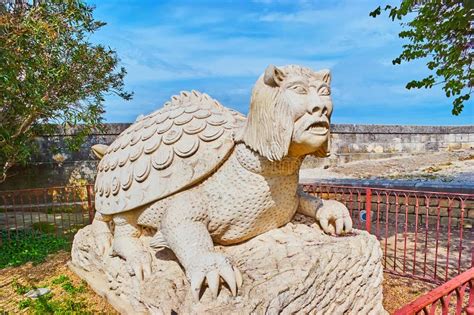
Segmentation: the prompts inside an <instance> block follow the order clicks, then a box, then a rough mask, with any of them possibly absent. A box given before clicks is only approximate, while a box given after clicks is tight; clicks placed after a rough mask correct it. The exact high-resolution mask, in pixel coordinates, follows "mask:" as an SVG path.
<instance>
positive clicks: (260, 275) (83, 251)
mask: <svg viewBox="0 0 474 315" xmlns="http://www.w3.org/2000/svg"><path fill="white" fill-rule="evenodd" d="M149 240H150V237H145V236H143V237H142V241H143V242H144V243H145V244H147V243H148V242H149ZM95 248H96V245H95V243H94V237H93V236H92V232H91V229H90V226H87V227H85V228H83V229H81V230H80V231H79V232H78V233H77V234H76V237H75V238H74V244H73V248H72V262H71V264H70V267H71V269H72V270H73V271H74V272H76V273H77V274H78V275H79V276H80V277H81V278H83V279H85V280H86V281H87V282H88V283H89V285H90V286H91V287H92V288H93V289H94V290H95V291H96V292H97V293H98V294H100V295H102V296H104V297H105V298H106V299H107V300H108V301H109V302H110V303H111V304H112V306H114V307H115V308H116V309H117V310H118V311H119V312H121V313H124V314H137V313H143V314H170V313H172V312H176V313H178V314H202V313H206V314H228V313H239V314H249V313H256V314H264V313H265V314H267V313H268V314H277V313H283V314H293V313H315V314H368V313H373V314H386V312H385V310H384V309H383V307H382V279H383V268H382V264H381V258H382V251H381V249H380V245H379V242H378V241H377V240H376V238H375V237H374V236H372V235H369V234H368V233H366V232H362V231H355V233H353V234H351V235H348V236H345V237H332V236H328V235H325V234H324V233H322V232H321V230H320V229H319V227H318V225H317V224H315V223H314V221H311V220H309V219H308V218H306V217H303V216H300V215H297V216H296V217H295V219H294V220H293V222H291V223H289V224H287V225H286V226H284V227H282V228H280V229H276V230H273V231H270V232H267V233H265V234H262V235H260V236H258V237H255V238H253V239H251V240H250V241H247V242H245V243H242V244H239V245H235V246H225V247H224V246H217V247H216V250H217V251H220V252H223V253H225V254H226V255H227V257H229V258H230V259H231V260H232V261H233V263H234V265H235V266H237V267H238V268H239V270H240V271H241V272H242V275H243V286H242V288H241V289H240V291H239V293H238V296H237V297H232V295H231V293H230V291H229V290H228V288H227V287H226V286H221V289H220V292H219V296H218V298H217V299H216V300H213V299H212V297H211V293H210V291H209V290H208V289H207V288H206V287H204V288H203V290H202V291H201V299H200V302H199V303H197V302H194V300H193V297H192V295H191V292H190V289H189V283H188V281H187V279H186V276H185V274H184V271H183V269H182V268H181V266H180V265H179V263H178V261H177V259H176V257H175V256H174V254H173V253H172V252H171V251H170V250H169V249H163V250H160V251H158V252H156V251H155V250H152V249H151V248H150V252H151V253H153V256H154V257H155V259H153V275H152V276H151V277H150V278H149V279H146V280H145V281H143V282H139V281H137V278H136V277H135V276H132V275H130V273H129V272H128V270H127V266H126V264H125V261H124V260H122V259H121V258H119V257H111V256H107V257H105V258H104V257H100V256H99V255H98V254H97V253H96V252H95V250H94V249H95Z"/></svg>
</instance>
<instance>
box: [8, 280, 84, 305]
mask: <svg viewBox="0 0 474 315" xmlns="http://www.w3.org/2000/svg"><path fill="white" fill-rule="evenodd" d="M14 286H15V287H16V292H17V294H19V295H24V294H25V293H26V292H28V291H29V290H32V289H35V287H34V286H32V287H28V286H23V285H21V284H19V283H17V282H15V283H14ZM43 286H47V287H49V288H50V289H51V292H50V293H48V294H45V295H43V296H40V297H38V298H36V299H32V298H25V299H21V300H20V301H18V309H19V310H25V309H28V311H29V313H34V314H75V313H83V312H84V309H85V308H86V307H87V303H86V301H85V299H84V297H81V296H79V295H80V294H81V293H84V292H86V289H87V284H86V283H85V281H82V282H81V283H80V284H79V285H74V284H73V282H72V281H71V279H70V278H69V277H68V276H66V275H60V276H59V277H57V278H55V279H53V280H52V281H51V282H50V283H45V284H44V285H43ZM58 291H59V292H58Z"/></svg>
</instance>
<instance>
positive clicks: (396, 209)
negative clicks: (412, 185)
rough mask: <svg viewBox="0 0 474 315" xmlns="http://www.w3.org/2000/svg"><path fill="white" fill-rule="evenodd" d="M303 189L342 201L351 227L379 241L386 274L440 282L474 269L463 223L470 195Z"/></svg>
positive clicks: (472, 202)
mask: <svg viewBox="0 0 474 315" xmlns="http://www.w3.org/2000/svg"><path fill="white" fill-rule="evenodd" d="M303 189H304V190H305V191H306V192H308V193H310V194H312V195H315V196H319V197H321V198H323V199H336V200H339V201H341V202H342V203H344V204H345V205H346V206H347V208H348V209H349V211H350V213H351V216H352V219H353V222H354V226H355V228H357V229H363V230H366V231H368V232H369V233H372V234H374V235H375V236H376V237H377V238H378V239H379V240H380V244H381V247H382V250H383V265H384V270H385V271H386V272H389V273H393V274H397V275H401V276H408V277H412V278H417V279H421V280H424V281H429V282H432V283H438V284H440V283H443V282H446V281H447V280H448V279H450V278H452V277H455V276H456V275H458V274H460V273H462V272H463V271H465V270H467V269H468V268H470V267H471V266H474V246H473V244H474V236H473V233H472V226H470V225H469V224H470V223H469V224H467V223H468V220H466V218H467V214H468V210H470V211H473V213H474V194H456V193H441V192H425V191H409V190H396V189H382V188H366V187H348V186H333V185H325V184H311V185H303ZM466 231H467V232H468V233H466Z"/></svg>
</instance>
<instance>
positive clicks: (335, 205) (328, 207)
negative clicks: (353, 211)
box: [316, 200, 352, 235]
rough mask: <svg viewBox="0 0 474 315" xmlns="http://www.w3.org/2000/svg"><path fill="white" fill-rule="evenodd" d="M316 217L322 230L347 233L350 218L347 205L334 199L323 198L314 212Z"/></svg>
mask: <svg viewBox="0 0 474 315" xmlns="http://www.w3.org/2000/svg"><path fill="white" fill-rule="evenodd" d="M316 219H317V220H318V221H319V225H320V226H321V228H322V229H323V231H324V232H326V233H328V234H331V235H334V234H336V235H340V234H342V233H349V232H350V231H351V230H352V219H351V215H350V213H349V210H347V207H346V206H345V205H343V204H342V203H340V202H339V201H335V200H324V201H323V205H322V206H321V208H319V209H318V212H317V213H316Z"/></svg>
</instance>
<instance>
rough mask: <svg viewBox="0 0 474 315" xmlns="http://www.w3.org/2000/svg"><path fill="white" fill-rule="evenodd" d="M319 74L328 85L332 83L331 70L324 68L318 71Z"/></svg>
mask: <svg viewBox="0 0 474 315" xmlns="http://www.w3.org/2000/svg"><path fill="white" fill-rule="evenodd" d="M318 76H319V77H320V80H321V81H323V82H324V83H326V84H327V85H330V84H331V71H329V69H323V70H320V71H318Z"/></svg>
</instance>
